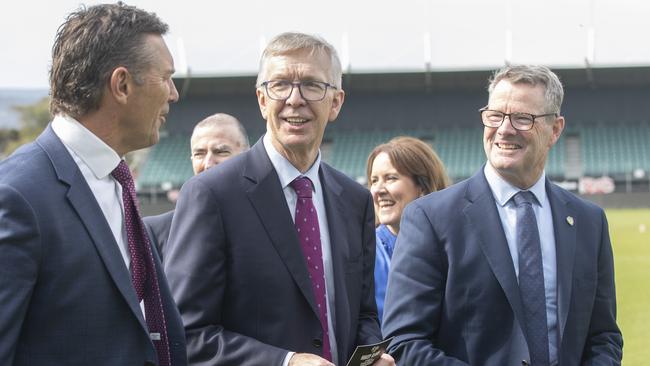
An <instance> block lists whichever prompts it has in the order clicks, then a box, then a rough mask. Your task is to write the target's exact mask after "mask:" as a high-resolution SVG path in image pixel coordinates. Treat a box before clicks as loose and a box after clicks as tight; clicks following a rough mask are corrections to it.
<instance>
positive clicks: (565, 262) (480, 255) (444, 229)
mask: <svg viewBox="0 0 650 366" xmlns="http://www.w3.org/2000/svg"><path fill="white" fill-rule="evenodd" d="M546 192H547V194H548V199H549V201H550V204H551V210H552V217H553V227H554V231H555V244H556V251H557V281H558V283H557V295H558V329H559V351H558V352H559V354H558V357H559V364H560V365H562V366H565V365H566V366H570V365H592V364H598V365H619V364H620V360H621V357H622V346H623V345H622V342H623V341H622V337H621V333H620V331H619V329H618V326H617V325H616V295H615V290H614V268H613V259H612V248H611V244H610V241H609V233H608V228H607V220H606V218H605V215H604V212H603V211H602V209H600V208H599V207H597V206H595V205H593V204H592V203H589V202H587V201H584V200H582V199H580V198H578V197H576V196H574V195H572V194H571V193H569V192H567V191H565V190H563V189H561V188H559V187H558V186H557V185H555V184H553V183H551V182H550V181H548V180H547V181H546ZM567 217H572V218H573V220H574V221H573V225H571V224H570V223H569V221H571V220H567ZM523 323H524V322H523V310H522V305H521V298H520V295H519V287H518V284H517V278H516V275H515V271H514V265H513V262H512V257H511V256H510V252H509V250H508V245H507V242H506V238H505V234H504V232H503V228H502V225H501V221H500V219H499V213H498V212H497V208H496V204H495V201H494V197H493V195H492V191H491V190H490V188H489V186H488V183H487V180H486V179H485V176H484V174H483V170H482V169H481V171H479V172H478V173H477V174H475V175H474V176H473V177H472V178H470V179H468V180H466V181H463V182H460V183H458V184H456V185H454V186H452V187H450V188H448V189H446V190H443V191H439V192H435V193H432V194H430V195H428V196H426V197H423V198H421V199H418V200H416V201H414V202H413V203H412V204H411V205H409V206H407V208H406V210H405V211H404V214H403V216H402V223H401V228H400V232H399V236H398V239H397V243H396V245H395V252H394V254H393V261H392V264H391V273H390V276H389V280H388V291H387V298H386V304H385V310H384V323H383V331H384V335H385V336H386V337H392V336H395V339H394V341H393V342H392V344H391V346H390V348H389V350H390V352H391V353H392V354H393V355H394V356H395V357H396V359H397V360H398V363H399V364H400V365H468V364H469V365H473V366H480V365H499V366H515V365H517V366H519V365H522V360H529V355H528V347H527V343H526V339H525V337H526V336H525V334H524V332H523V331H522V326H521V324H523Z"/></svg>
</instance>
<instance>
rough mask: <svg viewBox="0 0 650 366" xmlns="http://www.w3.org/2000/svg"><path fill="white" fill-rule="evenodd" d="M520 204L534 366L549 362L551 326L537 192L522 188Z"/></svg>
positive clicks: (522, 290)
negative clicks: (547, 304) (549, 330)
mask: <svg viewBox="0 0 650 366" xmlns="http://www.w3.org/2000/svg"><path fill="white" fill-rule="evenodd" d="M513 200H514V202H515V205H516V206H517V209H516V210H517V248H518V252H519V294H520V296H521V301H522V303H523V306H524V316H525V322H526V324H525V325H526V333H527V334H528V342H529V344H528V351H529V353H530V362H531V364H532V365H533V366H548V365H549V364H550V363H549V353H548V326H547V323H546V294H545V292H544V268H543V267H542V248H541V244H540V240H539V231H538V230H537V220H536V219H535V211H533V202H534V200H535V196H533V194H532V193H531V192H530V191H520V192H519V193H517V194H515V195H514V197H513Z"/></svg>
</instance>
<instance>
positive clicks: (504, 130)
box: [497, 116, 517, 135]
mask: <svg viewBox="0 0 650 366" xmlns="http://www.w3.org/2000/svg"><path fill="white" fill-rule="evenodd" d="M506 119H507V121H506ZM497 132H498V133H499V134H500V135H515V134H517V129H516V128H514V127H513V126H512V120H511V119H510V116H504V117H503V122H501V126H499V128H497Z"/></svg>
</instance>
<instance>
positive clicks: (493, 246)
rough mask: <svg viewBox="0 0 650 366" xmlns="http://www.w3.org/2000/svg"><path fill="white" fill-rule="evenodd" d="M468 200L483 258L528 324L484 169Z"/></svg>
mask: <svg viewBox="0 0 650 366" xmlns="http://www.w3.org/2000/svg"><path fill="white" fill-rule="evenodd" d="M465 198H466V199H467V201H468V204H467V206H466V207H465V208H464V209H463V212H464V213H465V217H466V219H467V227H468V228H469V230H470V231H473V232H474V233H475V235H474V236H475V238H477V241H478V243H479V246H480V247H481V250H482V251H483V255H485V257H486V258H487V262H488V264H489V266H490V268H491V269H492V272H493V273H494V276H495V277H496V279H497V281H499V284H500V285H501V287H502V288H503V292H504V293H505V295H506V298H507V299H508V302H509V303H510V306H511V307H512V310H513V312H514V314H515V317H516V318H517V320H518V321H519V324H525V322H524V313H523V307H522V304H521V297H520V295H519V285H518V282H517V275H516V274H515V267H514V264H513V262H512V256H511V255H510V250H509V249H508V244H507V240H506V236H505V233H504V232H503V227H502V225H501V220H500V218H499V212H498V211H497V208H496V203H495V201H494V197H493V195H492V191H491V190H490V186H489V185H488V183H487V180H486V179H485V176H484V174H483V169H481V170H480V171H479V172H478V173H476V174H475V175H474V176H473V177H472V178H470V180H469V182H468V187H467V192H466V196H465Z"/></svg>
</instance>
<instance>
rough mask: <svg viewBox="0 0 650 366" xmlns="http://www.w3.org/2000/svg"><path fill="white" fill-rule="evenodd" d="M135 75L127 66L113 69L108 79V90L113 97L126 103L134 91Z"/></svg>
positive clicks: (121, 102) (119, 101)
mask: <svg viewBox="0 0 650 366" xmlns="http://www.w3.org/2000/svg"><path fill="white" fill-rule="evenodd" d="M132 81H133V77H132V75H131V73H129V70H127V69H126V67H123V66H120V67H118V68H116V69H115V70H113V72H112V73H111V76H110V78H109V80H108V90H109V92H110V94H111V95H112V96H113V99H115V101H117V102H118V103H120V104H126V102H127V100H128V97H129V95H130V94H131V92H132V90H131V89H132V88H133V87H132Z"/></svg>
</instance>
